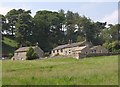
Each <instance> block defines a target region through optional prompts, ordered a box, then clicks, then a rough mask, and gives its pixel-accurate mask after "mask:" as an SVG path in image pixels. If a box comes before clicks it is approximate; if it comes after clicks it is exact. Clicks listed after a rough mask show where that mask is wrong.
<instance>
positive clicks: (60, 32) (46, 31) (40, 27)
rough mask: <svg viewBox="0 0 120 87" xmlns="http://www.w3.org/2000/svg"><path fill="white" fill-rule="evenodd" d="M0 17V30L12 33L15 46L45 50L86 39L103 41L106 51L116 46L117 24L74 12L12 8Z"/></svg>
mask: <svg viewBox="0 0 120 87" xmlns="http://www.w3.org/2000/svg"><path fill="white" fill-rule="evenodd" d="M0 17H1V19H2V33H3V32H7V34H8V35H13V36H14V37H15V40H16V41H17V42H18V43H19V46H20V45H22V46H32V45H35V44H36V43H38V45H39V46H40V47H41V48H42V49H43V50H44V51H45V52H49V51H50V50H51V49H53V48H54V47H56V46H58V45H61V44H66V43H68V41H72V42H79V41H84V40H86V41H89V42H91V43H92V44H93V45H103V46H104V47H106V48H107V49H108V50H109V51H110V52H112V51H114V52H116V51H117V52H118V51H119V49H120V43H119V42H118V40H119V39H120V38H119V37H120V34H119V30H120V24H116V25H112V24H108V27H106V25H107V22H99V21H97V22H94V21H92V20H91V19H90V18H87V17H86V16H80V15H79V14H78V13H77V12H72V11H69V10H68V11H67V12H66V13H65V11H64V10H63V9H61V10H59V11H58V12H53V11H48V10H40V11H37V12H36V14H35V16H34V17H32V16H31V10H24V9H18V10H16V9H12V10H10V11H9V12H7V14H6V15H2V14H1V15H0Z"/></svg>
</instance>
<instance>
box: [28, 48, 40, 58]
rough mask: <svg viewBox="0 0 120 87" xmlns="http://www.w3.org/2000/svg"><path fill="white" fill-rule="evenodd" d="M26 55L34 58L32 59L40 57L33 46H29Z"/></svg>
mask: <svg viewBox="0 0 120 87" xmlns="http://www.w3.org/2000/svg"><path fill="white" fill-rule="evenodd" d="M26 56H27V60H32V59H36V58H38V55H37V53H35V52H34V49H33V48H32V47H30V48H29V50H28V51H27V54H26Z"/></svg>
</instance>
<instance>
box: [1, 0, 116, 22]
mask: <svg viewBox="0 0 120 87" xmlns="http://www.w3.org/2000/svg"><path fill="white" fill-rule="evenodd" d="M19 8H22V9H25V10H31V12H32V16H34V15H35V13H36V12H37V11H39V10H50V11H58V10H60V9H63V10H65V12H66V11H68V10H70V11H73V12H78V13H79V14H80V15H81V16H83V15H85V16H86V17H89V18H90V19H92V20H93V21H95V22H96V21H100V22H107V23H108V24H117V23H118V2H108V1H106V2H103V1H100V2H94V0H92V2H90V1H86V2H55V1H53V2H40V1H35V0H30V1H29V2H28V1H25V2H23V1H19V2H17V1H5V0H4V1H2V2H1V3H0V14H3V15H5V14H6V13H7V12H8V11H9V10H11V9H19Z"/></svg>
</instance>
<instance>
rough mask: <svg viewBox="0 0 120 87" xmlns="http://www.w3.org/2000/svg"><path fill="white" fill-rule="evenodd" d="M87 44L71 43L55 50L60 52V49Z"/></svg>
mask: <svg viewBox="0 0 120 87" xmlns="http://www.w3.org/2000/svg"><path fill="white" fill-rule="evenodd" d="M85 42H86V41H83V42H77V43H71V44H65V45H60V46H57V47H56V48H54V49H53V50H59V49H63V48H70V47H75V46H79V45H82V44H83V43H85Z"/></svg>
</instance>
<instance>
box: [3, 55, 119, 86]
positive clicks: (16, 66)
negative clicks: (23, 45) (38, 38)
mask: <svg viewBox="0 0 120 87" xmlns="http://www.w3.org/2000/svg"><path fill="white" fill-rule="evenodd" d="M2 66H3V70H2V74H3V77H2V84H3V85H28V84H29V85H117V84H118V56H103V57H93V58H84V59H80V60H77V59H73V58H53V59H44V60H31V61H29V60H27V61H12V60H5V61H3V62H2Z"/></svg>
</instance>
